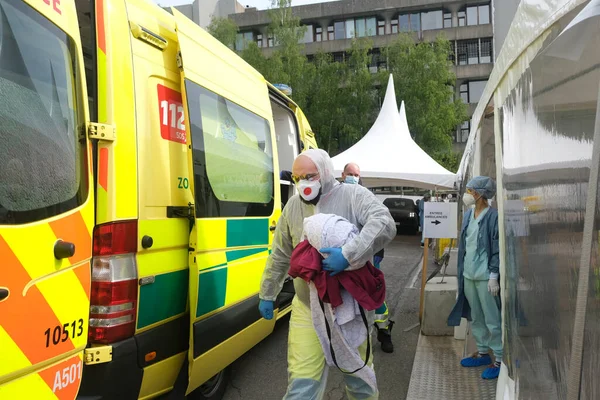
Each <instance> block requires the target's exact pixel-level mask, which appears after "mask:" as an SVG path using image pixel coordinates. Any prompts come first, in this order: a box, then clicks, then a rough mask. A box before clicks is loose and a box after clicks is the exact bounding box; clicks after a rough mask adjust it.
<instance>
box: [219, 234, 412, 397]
mask: <svg viewBox="0 0 600 400" xmlns="http://www.w3.org/2000/svg"><path fill="white" fill-rule="evenodd" d="M419 241H420V236H418V237H417V236H408V235H398V236H397V237H396V239H395V240H394V241H393V242H392V243H391V244H390V245H389V246H388V247H387V248H386V251H385V258H384V260H383V263H382V270H383V271H384V272H385V278H386V286H387V302H388V306H389V308H390V310H391V313H392V314H393V317H392V319H393V320H395V321H396V324H395V326H394V330H393V331H392V336H393V341H394V345H395V352H394V353H393V354H386V353H383V352H382V351H381V348H380V347H379V343H378V342H377V341H375V346H374V354H375V370H376V373H377V381H378V385H379V391H380V397H379V398H380V399H381V400H398V399H405V398H406V393H407V392H408V384H409V382H410V374H411V371H412V364H413V359H414V356H415V350H416V346H417V340H418V333H419V330H418V328H414V329H412V330H410V331H408V332H404V330H405V329H407V328H409V327H411V326H414V325H415V324H416V323H418V322H419V290H418V287H419V285H420V281H418V282H417V283H416V284H415V285H414V286H416V288H408V286H411V284H412V283H413V281H415V275H416V272H417V267H420V264H419V261H420V260H421V257H422V254H423V251H422V249H421V248H420V247H419ZM288 321H289V317H286V318H284V319H282V320H281V321H279V323H278V324H277V326H276V328H275V331H274V332H273V334H272V335H271V336H269V337H268V338H267V339H265V340H264V341H263V342H262V343H260V344H259V345H258V346H256V347H254V348H253V349H252V350H250V351H249V352H248V353H247V354H245V355H244V356H243V357H242V358H240V359H239V360H238V361H236V362H235V363H234V364H233V365H232V375H231V381H230V384H229V387H228V389H227V392H226V394H225V397H224V400H281V398H282V397H283V395H284V394H285V390H286V387H287V360H286V356H287V335H288ZM325 399H327V400H342V399H346V395H345V392H344V384H343V379H342V374H341V373H340V372H339V371H337V370H334V369H330V374H329V382H328V385H327V395H326V397H325Z"/></svg>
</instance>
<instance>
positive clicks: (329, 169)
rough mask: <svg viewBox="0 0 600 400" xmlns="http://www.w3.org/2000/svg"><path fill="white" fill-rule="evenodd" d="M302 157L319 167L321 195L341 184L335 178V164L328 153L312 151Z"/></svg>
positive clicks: (307, 151)
mask: <svg viewBox="0 0 600 400" xmlns="http://www.w3.org/2000/svg"><path fill="white" fill-rule="evenodd" d="M300 155H301V156H306V157H308V158H310V159H311V160H312V162H314V163H315V165H316V166H317V171H319V175H320V177H321V193H322V194H323V195H325V194H327V193H329V192H330V191H331V190H332V189H333V188H334V187H336V186H337V185H339V184H340V183H339V182H338V181H337V180H336V179H335V177H334V176H333V163H332V162H331V157H329V154H327V152H325V151H324V150H320V149H310V150H306V151H305V152H304V153H302V154H300Z"/></svg>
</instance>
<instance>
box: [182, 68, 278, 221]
mask: <svg viewBox="0 0 600 400" xmlns="http://www.w3.org/2000/svg"><path fill="white" fill-rule="evenodd" d="M184 87H185V91H186V93H187V99H188V102H187V104H185V105H184V107H185V108H186V110H187V114H186V118H187V121H186V122H187V123H188V124H189V126H190V134H191V138H190V139H191V142H192V149H191V151H192V153H193V158H194V160H199V165H201V166H203V167H204V168H203V170H202V172H203V175H201V174H197V173H196V165H194V166H193V177H194V179H193V184H194V188H195V198H194V202H195V210H196V218H244V217H263V218H264V217H270V216H271V215H272V214H273V212H274V211H275V193H276V187H275V178H274V175H275V151H274V146H276V143H274V140H273V134H272V131H271V129H272V128H271V125H270V123H269V121H268V120H267V119H266V118H264V117H262V116H260V115H258V114H256V113H254V112H252V111H250V110H248V109H247V108H245V107H243V106H241V105H240V104H238V103H236V102H234V101H232V100H230V99H228V98H227V97H225V96H224V95H222V94H219V93H216V92H213V91H211V90H209V89H207V88H205V87H203V86H201V85H199V84H197V83H196V82H194V81H192V80H190V79H189V78H186V79H185V81H184ZM203 93H204V94H207V95H208V97H210V98H213V97H214V100H215V101H216V102H217V104H216V105H215V108H216V109H218V107H219V104H221V103H222V102H224V103H225V107H226V108H227V109H228V110H231V111H233V110H234V109H235V111H236V112H238V113H242V114H244V115H246V116H251V117H252V118H253V119H255V120H256V121H257V122H261V120H262V123H263V124H264V125H263V127H264V128H265V130H264V131H263V132H262V133H263V134H264V139H265V143H264V149H263V152H264V153H265V155H267V156H269V155H270V167H271V171H270V172H271V174H272V175H273V177H272V179H271V180H270V182H269V183H270V185H268V186H269V187H267V186H265V188H266V189H267V192H266V193H265V194H267V195H268V194H269V193H268V191H269V190H270V200H269V202H267V203H261V202H251V201H232V200H229V199H228V200H221V199H219V198H218V197H217V196H216V195H215V194H214V189H213V187H214V185H215V184H216V182H212V183H211V177H210V175H209V166H208V163H209V160H207V156H206V155H207V152H206V147H207V145H206V140H205V139H206V135H205V131H206V130H207V128H206V127H205V126H204V118H203V117H204V116H203V114H205V113H206V112H207V106H204V108H203V106H202V104H201V100H200V97H201V94H203ZM190 100H191V101H192V102H191V101H190ZM196 104H197V105H198V110H196V112H195V113H194V114H192V112H191V111H192V110H191V107H192V106H193V105H196ZM229 107H231V108H229ZM221 122H222V121H221ZM216 123H218V122H216ZM234 124H236V125H237V123H235V121H234ZM221 126H222V125H221ZM194 127H197V128H194ZM244 133H245V134H246V135H247V136H249V135H253V136H254V137H255V139H258V136H257V135H256V134H255V133H254V132H250V131H248V132H244ZM215 134H216V133H215ZM210 136H212V135H210ZM215 138H216V136H215ZM224 139H225V142H227V141H229V140H227V138H224ZM198 140H200V141H201V143H198ZM236 140H237V139H236ZM231 143H236V141H231ZM257 143H260V142H257ZM221 144H224V142H221ZM238 146H241V147H244V145H242V144H238ZM267 146H268V147H267ZM259 148H260V146H259ZM196 151H198V154H197V153H196ZM268 173H269V170H268V169H266V170H265V171H264V172H262V174H266V175H267V176H268ZM233 174H235V172H234V173H232V175H233ZM198 176H199V177H198ZM219 184H221V185H222V184H223V182H219ZM228 194H229V193H228ZM225 197H226V196H225ZM244 205H245V206H244ZM252 206H254V207H252ZM244 207H245V213H244V215H241V214H239V213H237V214H234V213H227V212H225V213H223V211H222V210H223V209H224V208H225V209H228V208H230V210H236V211H237V210H241V209H242V208H244ZM230 214H231V215H230Z"/></svg>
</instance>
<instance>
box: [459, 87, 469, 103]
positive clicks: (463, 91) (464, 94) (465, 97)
mask: <svg viewBox="0 0 600 400" xmlns="http://www.w3.org/2000/svg"><path fill="white" fill-rule="evenodd" d="M460 98H461V99H462V101H463V103H465V104H469V83H463V84H462V85H460Z"/></svg>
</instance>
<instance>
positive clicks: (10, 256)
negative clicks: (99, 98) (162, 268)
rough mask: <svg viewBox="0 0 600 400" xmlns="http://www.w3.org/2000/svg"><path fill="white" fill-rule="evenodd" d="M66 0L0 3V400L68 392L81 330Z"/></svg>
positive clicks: (83, 106)
mask: <svg viewBox="0 0 600 400" xmlns="http://www.w3.org/2000/svg"><path fill="white" fill-rule="evenodd" d="M83 71H84V69H83V56H82V51H81V43H80V37H79V28H78V22H77V15H76V11H75V4H74V2H68V1H62V2H61V1H60V0H35V1H34V0H28V1H22V0H0V398H1V399H23V398H28V399H29V398H31V399H54V398H58V399H74V398H75V396H76V395H77V391H78V389H79V384H80V381H81V373H82V366H83V365H82V357H83V351H84V348H85V345H86V343H87V334H88V312H89V296H90V265H89V260H90V257H91V231H92V229H93V223H94V201H93V193H92V190H93V188H92V187H91V185H90V182H91V181H92V179H91V176H92V175H91V167H90V165H91V163H90V154H91V152H90V148H89V143H88V140H87V134H86V132H87V127H88V122H89V121H88V110H87V94H86V88H85V79H84V73H83Z"/></svg>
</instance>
